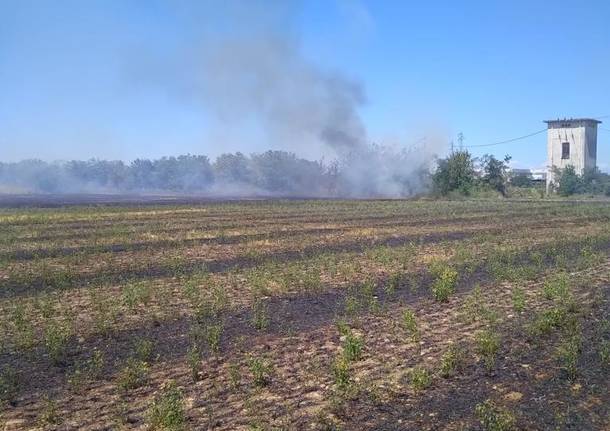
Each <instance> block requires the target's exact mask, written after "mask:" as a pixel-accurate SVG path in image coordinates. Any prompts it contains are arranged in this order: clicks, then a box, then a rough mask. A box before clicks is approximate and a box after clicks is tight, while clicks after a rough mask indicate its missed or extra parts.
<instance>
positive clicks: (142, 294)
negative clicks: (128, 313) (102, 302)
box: [121, 281, 152, 310]
mask: <svg viewBox="0 0 610 431" xmlns="http://www.w3.org/2000/svg"><path fill="white" fill-rule="evenodd" d="M151 296H152V289H151V287H150V283H148V282H145V281H138V282H133V283H129V284H127V286H125V287H124V288H123V291H122V293H121V297H122V300H123V304H125V305H126V306H127V307H129V308H131V309H132V310H133V309H135V308H136V307H137V306H139V305H148V304H149V303H150V300H151Z"/></svg>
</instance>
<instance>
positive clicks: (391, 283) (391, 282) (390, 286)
mask: <svg viewBox="0 0 610 431" xmlns="http://www.w3.org/2000/svg"><path fill="white" fill-rule="evenodd" d="M401 279H402V274H400V273H398V272H395V273H394V274H392V275H390V277H389V278H388V282H387V283H386V285H385V292H386V294H387V295H389V296H391V295H394V294H395V293H396V290H398V288H399V287H400V281H401Z"/></svg>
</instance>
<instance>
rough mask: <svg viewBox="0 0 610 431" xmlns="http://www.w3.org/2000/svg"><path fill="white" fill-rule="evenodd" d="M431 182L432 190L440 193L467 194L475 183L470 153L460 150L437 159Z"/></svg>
mask: <svg viewBox="0 0 610 431" xmlns="http://www.w3.org/2000/svg"><path fill="white" fill-rule="evenodd" d="M432 182H433V186H434V191H435V192H437V193H440V194H442V195H446V194H448V193H450V192H453V191H458V192H460V193H462V194H464V195H469V194H470V192H471V190H472V187H473V186H474V183H475V170H474V160H473V159H472V156H471V155H470V153H469V152H468V151H465V150H460V151H455V152H453V153H451V154H450V155H449V156H447V157H446V158H444V159H439V160H438V161H437V167H436V171H435V172H434V175H433V176H432Z"/></svg>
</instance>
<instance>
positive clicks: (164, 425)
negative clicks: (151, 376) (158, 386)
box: [148, 382, 186, 431]
mask: <svg viewBox="0 0 610 431" xmlns="http://www.w3.org/2000/svg"><path fill="white" fill-rule="evenodd" d="M148 422H149V425H150V429H153V430H167V431H177V430H182V429H183V428H184V424H185V422H186V416H185V414H184V400H183V395H182V391H180V389H178V387H177V386H176V384H175V382H170V383H169V384H168V385H167V386H166V387H165V388H164V389H163V390H162V391H161V393H160V394H159V395H158V396H157V397H156V398H155V400H154V401H153V403H152V405H151V406H150V409H149V412H148Z"/></svg>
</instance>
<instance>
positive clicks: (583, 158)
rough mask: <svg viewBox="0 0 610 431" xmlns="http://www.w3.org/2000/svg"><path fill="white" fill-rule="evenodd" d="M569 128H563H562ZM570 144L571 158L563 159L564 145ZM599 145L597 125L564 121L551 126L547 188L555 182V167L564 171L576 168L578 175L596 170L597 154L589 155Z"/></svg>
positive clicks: (549, 132) (548, 144) (548, 142)
mask: <svg viewBox="0 0 610 431" xmlns="http://www.w3.org/2000/svg"><path fill="white" fill-rule="evenodd" d="M566 125H567V126H568V127H562V126H566ZM564 142H569V143H570V158H569V159H562V158H561V154H562V144H563V143H564ZM596 143H597V125H595V124H594V123H590V122H584V121H562V122H560V123H551V124H549V129H548V131H547V154H548V161H547V170H548V174H547V186H548V185H549V184H550V183H551V182H553V179H554V178H553V169H552V168H553V167H557V168H559V169H563V168H565V167H566V166H568V165H572V166H574V168H575V170H576V173H578V174H579V175H582V174H583V172H584V171H585V169H589V168H594V167H595V164H596V160H595V156H596V154H595V152H594V154H590V153H589V148H595V146H596Z"/></svg>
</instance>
